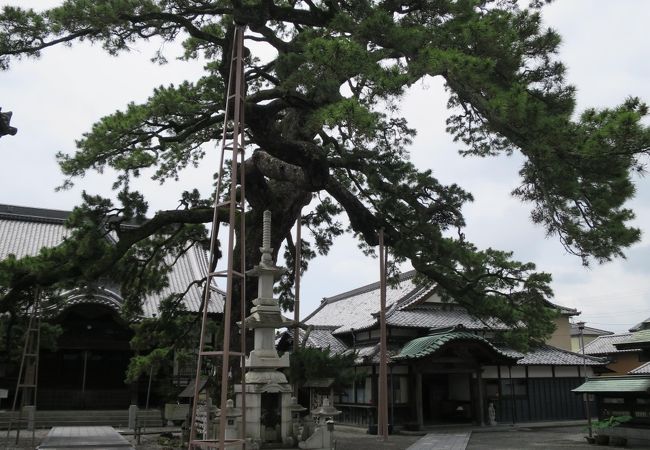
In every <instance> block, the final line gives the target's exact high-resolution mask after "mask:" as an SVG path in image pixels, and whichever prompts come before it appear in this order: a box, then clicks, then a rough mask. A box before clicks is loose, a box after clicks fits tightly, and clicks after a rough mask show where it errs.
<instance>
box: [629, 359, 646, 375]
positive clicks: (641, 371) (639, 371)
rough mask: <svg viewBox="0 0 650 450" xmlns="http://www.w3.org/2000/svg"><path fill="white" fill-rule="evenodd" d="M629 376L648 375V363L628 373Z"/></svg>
mask: <svg viewBox="0 0 650 450" xmlns="http://www.w3.org/2000/svg"><path fill="white" fill-rule="evenodd" d="M628 374H630V375H650V362H647V363H645V364H642V365H640V366H639V367H637V368H636V369H632V370H630V371H629V372H628Z"/></svg>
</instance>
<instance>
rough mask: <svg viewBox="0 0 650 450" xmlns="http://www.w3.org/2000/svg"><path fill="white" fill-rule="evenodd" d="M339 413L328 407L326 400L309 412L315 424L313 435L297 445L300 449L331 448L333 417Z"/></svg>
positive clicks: (328, 402)
mask: <svg viewBox="0 0 650 450" xmlns="http://www.w3.org/2000/svg"><path fill="white" fill-rule="evenodd" d="M339 414H341V411H339V410H338V409H336V408H334V407H333V406H331V405H330V401H329V399H328V398H324V399H323V404H322V405H321V406H319V407H318V408H315V409H312V410H311V415H312V417H313V418H314V423H315V424H316V430H315V431H314V434H312V435H311V436H309V438H308V439H307V440H305V441H301V442H299V443H298V447H300V448H302V449H314V450H316V449H330V448H332V434H333V432H334V417H335V416H338V415H339Z"/></svg>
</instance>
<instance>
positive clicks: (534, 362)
mask: <svg viewBox="0 0 650 450" xmlns="http://www.w3.org/2000/svg"><path fill="white" fill-rule="evenodd" d="M502 350H503V351H504V352H506V353H509V354H510V355H512V356H514V357H517V356H518V357H519V358H520V359H518V360H517V365H519V366H581V365H583V364H586V365H588V366H603V365H605V364H607V362H608V360H607V358H598V357H596V356H590V355H585V357H584V358H583V356H582V355H581V354H579V353H574V352H570V351H568V350H562V349H561V348H557V347H553V346H552V345H539V346H536V347H532V348H530V349H529V350H528V352H527V353H520V352H518V351H516V350H512V349H506V348H504V349H502Z"/></svg>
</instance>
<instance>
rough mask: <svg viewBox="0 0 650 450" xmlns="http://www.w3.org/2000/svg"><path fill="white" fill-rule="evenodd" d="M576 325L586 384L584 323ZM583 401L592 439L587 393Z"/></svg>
mask: <svg viewBox="0 0 650 450" xmlns="http://www.w3.org/2000/svg"><path fill="white" fill-rule="evenodd" d="M576 325H578V331H580V348H581V349H582V371H583V374H584V376H585V383H586V382H587V357H586V356H585V337H584V331H585V323H584V322H578V323H577V324H576ZM582 395H584V397H583V399H584V401H585V414H586V415H587V429H588V430H589V437H592V430H591V411H590V408H589V393H588V392H585V393H584V394H582Z"/></svg>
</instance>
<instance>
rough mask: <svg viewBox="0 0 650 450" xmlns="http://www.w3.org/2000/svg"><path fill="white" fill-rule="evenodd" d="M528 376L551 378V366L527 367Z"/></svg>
mask: <svg viewBox="0 0 650 450" xmlns="http://www.w3.org/2000/svg"><path fill="white" fill-rule="evenodd" d="M528 376H529V377H530V378H551V377H552V376H553V370H552V369H551V366H529V367H528Z"/></svg>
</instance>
